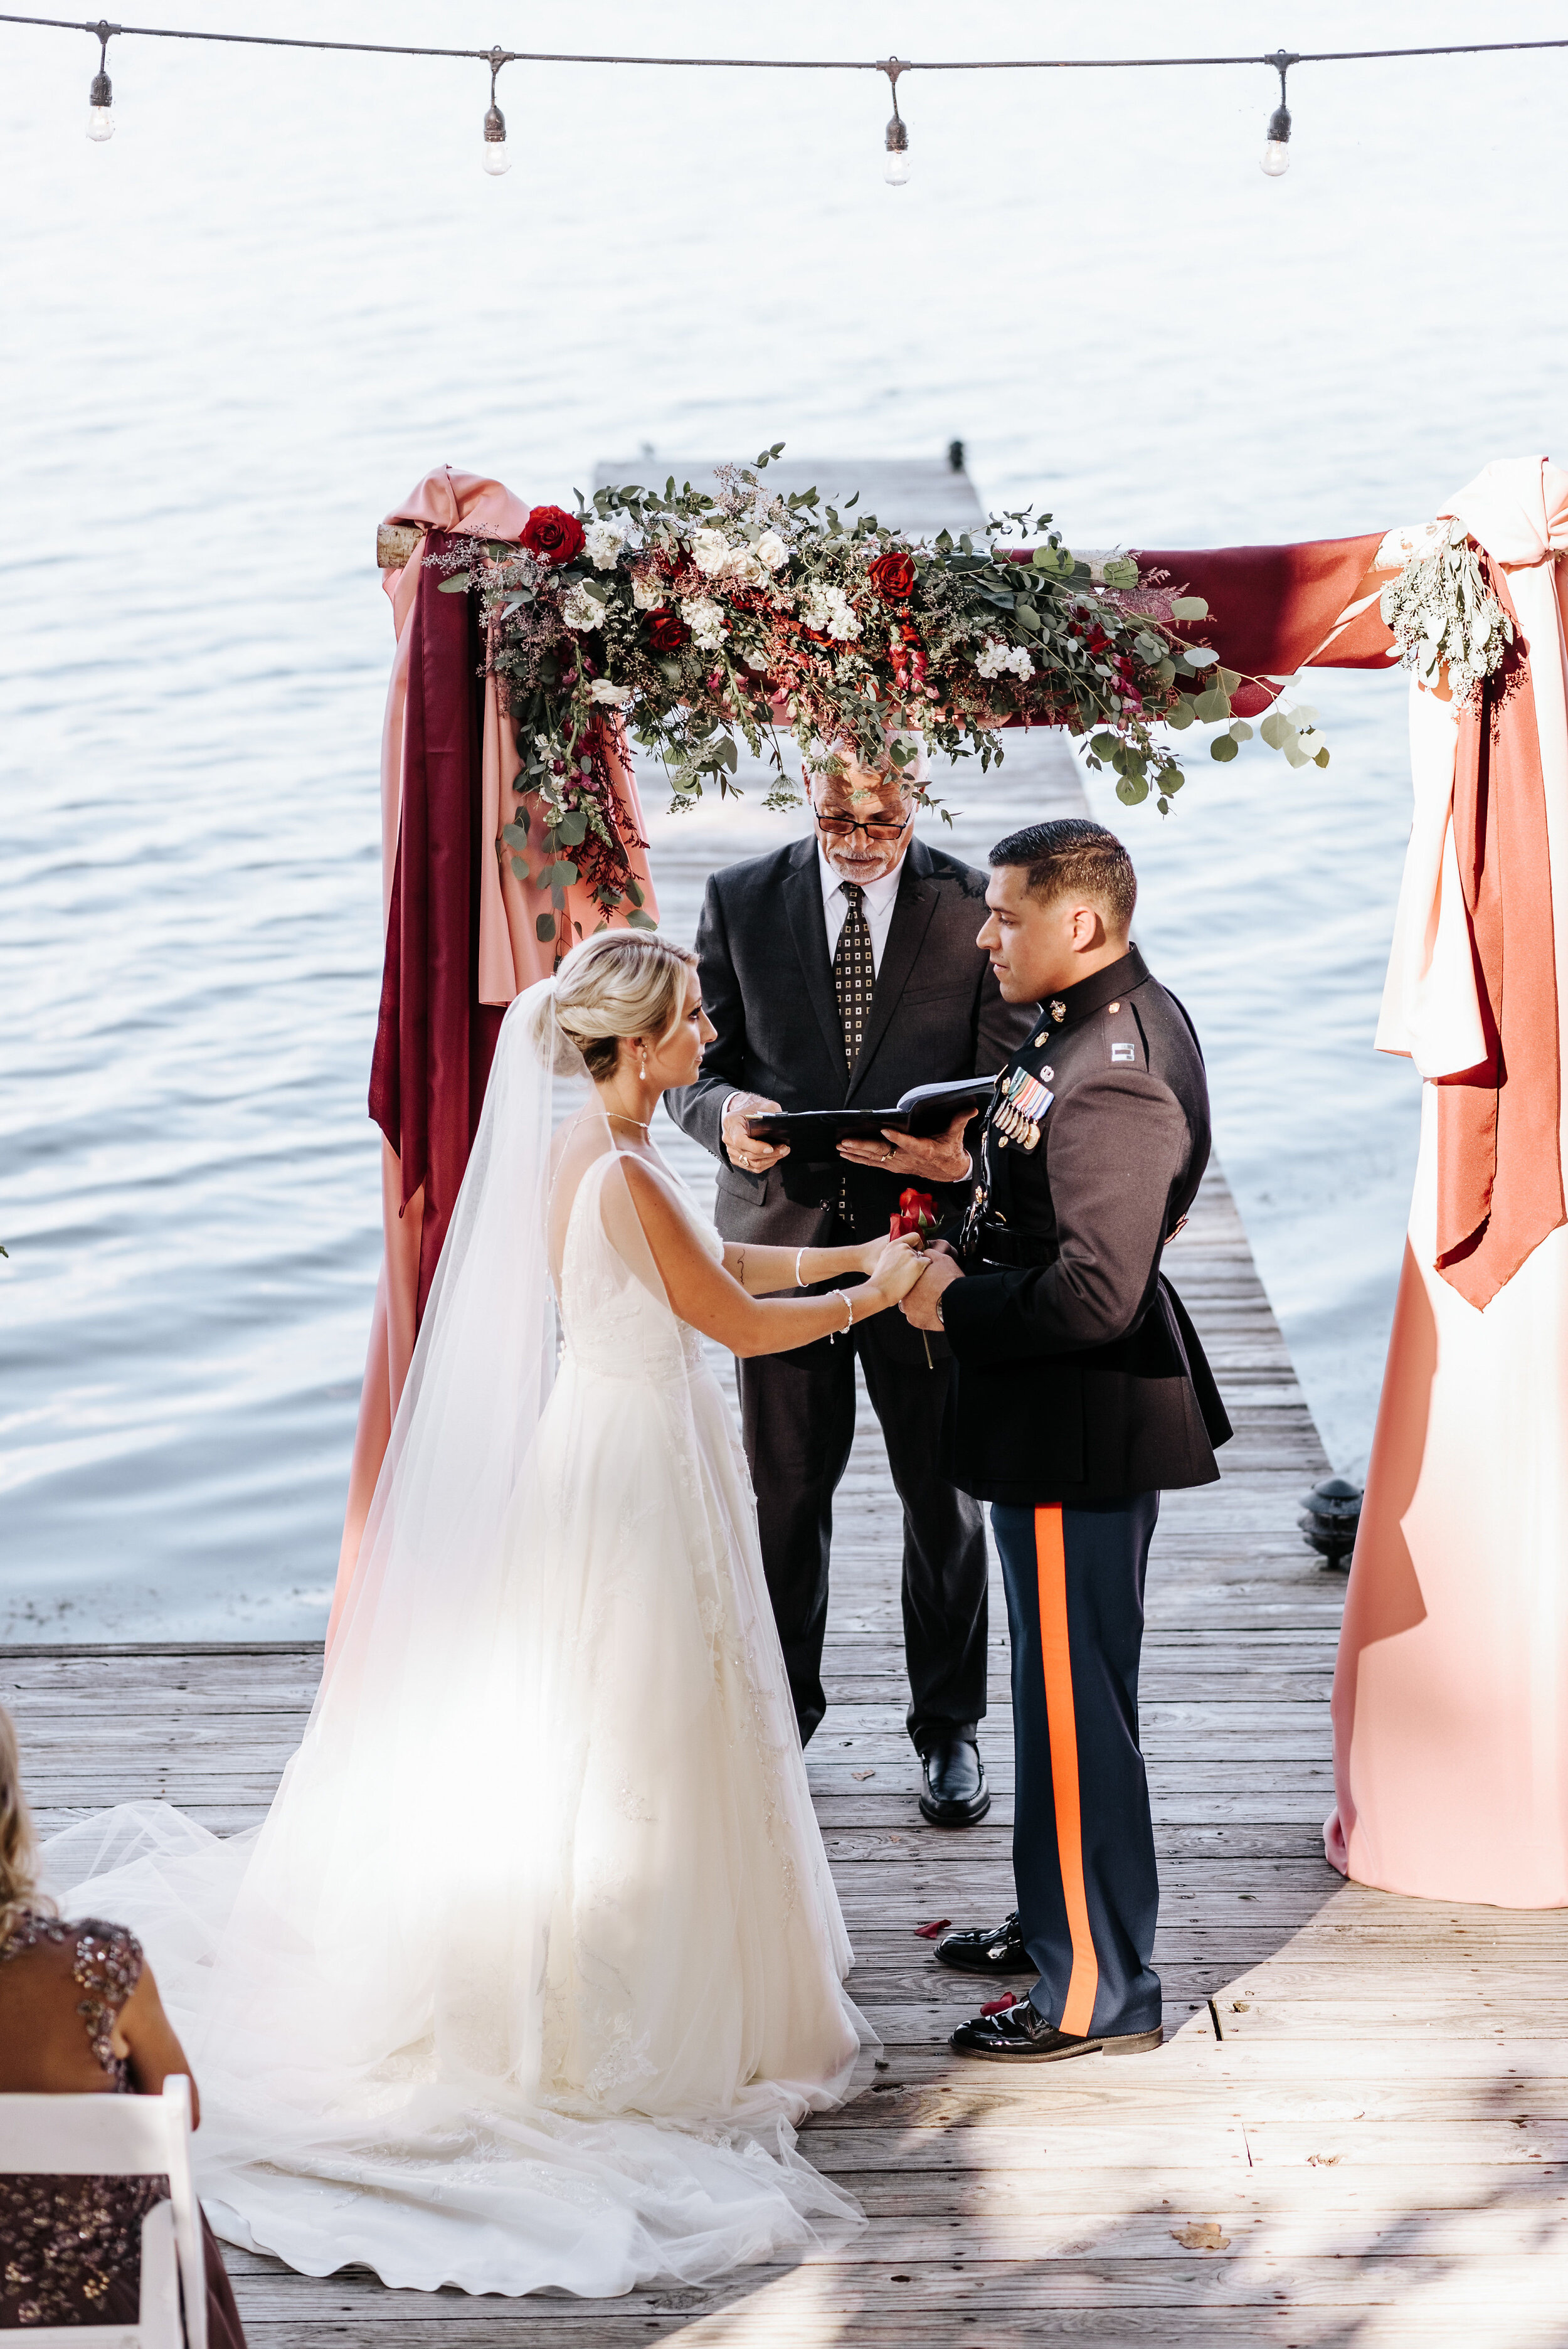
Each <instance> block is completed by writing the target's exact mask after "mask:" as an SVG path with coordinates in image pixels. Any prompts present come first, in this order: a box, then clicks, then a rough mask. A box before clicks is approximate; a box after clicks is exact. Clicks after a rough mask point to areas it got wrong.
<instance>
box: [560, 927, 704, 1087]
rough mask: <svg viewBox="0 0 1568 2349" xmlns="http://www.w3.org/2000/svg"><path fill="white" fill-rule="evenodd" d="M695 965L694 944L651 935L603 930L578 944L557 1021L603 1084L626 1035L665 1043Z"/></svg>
mask: <svg viewBox="0 0 1568 2349" xmlns="http://www.w3.org/2000/svg"><path fill="white" fill-rule="evenodd" d="M695 968H696V955H694V954H693V953H692V951H691V949H690V947H677V946H673V945H672V944H671V943H670V941H669V940H668V939H667V938H661V937H657V936H653V935H652V934H650V933H649V932H648V931H646V930H601V931H600V932H599V934H598V936H596V937H592V938H584V939H583V943H582V945H581V946H575V947H573V949H572V951H571V953H570V954H569V955H568V956H567V957H566V959H565V960H564V962H562V966H561V968H560V969H559V970H558V971H557V972H556V974H555V1022H556V1025H557V1027H558V1028H559V1029H560V1030H561V1032H562V1036H564V1037H565V1039H566V1040H567V1041H568V1043H570V1044H573V1045H575V1047H576V1049H577V1050H578V1051H579V1052H581V1053H582V1055H583V1060H584V1061H586V1062H587V1064H588V1073H589V1075H590V1076H591V1077H592V1078H593V1079H594V1081H596V1082H599V1081H603V1079H604V1078H605V1077H607V1076H609V1074H610V1073H611V1071H612V1070H613V1069H614V1066H615V1061H616V1056H617V1054H618V1052H619V1050H620V1042H621V1039H622V1037H623V1036H646V1037H647V1038H648V1039H649V1040H650V1041H652V1042H654V1043H660V1044H662V1043H663V1041H664V1040H665V1037H666V1036H667V1035H668V1034H669V1032H670V1030H671V1029H672V1028H673V1027H674V1026H675V1024H676V1020H677V1019H679V1018H680V1016H681V1006H682V1004H683V1003H684V1002H685V1000H686V973H687V971H688V970H692V969H695Z"/></svg>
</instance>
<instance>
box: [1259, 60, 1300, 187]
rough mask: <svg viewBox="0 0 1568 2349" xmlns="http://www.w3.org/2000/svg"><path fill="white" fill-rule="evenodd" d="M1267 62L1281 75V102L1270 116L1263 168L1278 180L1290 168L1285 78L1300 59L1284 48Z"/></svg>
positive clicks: (1273, 178) (1288, 118)
mask: <svg viewBox="0 0 1568 2349" xmlns="http://www.w3.org/2000/svg"><path fill="white" fill-rule="evenodd" d="M1267 63H1268V64H1270V65H1271V66H1273V67H1274V69H1275V71H1276V72H1277V73H1278V75H1279V104H1278V105H1277V106H1276V107H1275V109H1274V112H1273V113H1272V114H1271V115H1270V117H1269V135H1268V143H1267V144H1266V146H1265V147H1264V154H1263V168H1264V171H1266V172H1267V173H1268V175H1269V178H1270V179H1271V180H1278V179H1281V178H1283V177H1284V173H1285V172H1286V171H1289V169H1290V109H1289V107H1288V106H1287V105H1286V104H1285V102H1284V78H1285V73H1286V71H1287V69H1288V68H1289V67H1291V66H1294V65H1298V64H1299V63H1300V59H1299V57H1295V56H1294V55H1291V54H1289V53H1288V52H1287V51H1285V50H1284V49H1276V50H1275V51H1274V56H1273V57H1270V58H1268V59H1267Z"/></svg>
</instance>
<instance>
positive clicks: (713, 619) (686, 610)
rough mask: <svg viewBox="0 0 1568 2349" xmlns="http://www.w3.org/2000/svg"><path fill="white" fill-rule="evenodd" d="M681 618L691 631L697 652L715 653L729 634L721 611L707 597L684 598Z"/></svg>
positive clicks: (693, 596)
mask: <svg viewBox="0 0 1568 2349" xmlns="http://www.w3.org/2000/svg"><path fill="white" fill-rule="evenodd" d="M681 617H682V619H683V620H684V621H685V622H686V626H687V627H688V628H689V629H690V630H691V639H692V642H693V644H694V645H696V648H697V650H698V651H699V652H704V653H711V652H717V649H718V647H719V646H720V645H721V644H723V642H724V640H725V638H726V636H727V635H728V634H729V630H728V629H727V627H726V626H725V625H724V613H723V611H722V609H721V608H720V606H719V605H717V604H716V603H715V602H714V601H713V599H712V597H711V596H709V595H687V596H686V597H684V598H683V600H682V603H681Z"/></svg>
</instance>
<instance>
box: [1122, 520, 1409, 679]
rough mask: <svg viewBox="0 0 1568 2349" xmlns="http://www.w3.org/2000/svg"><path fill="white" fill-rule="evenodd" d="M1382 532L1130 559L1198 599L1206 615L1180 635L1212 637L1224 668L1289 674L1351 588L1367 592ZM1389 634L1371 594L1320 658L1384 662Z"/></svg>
mask: <svg viewBox="0 0 1568 2349" xmlns="http://www.w3.org/2000/svg"><path fill="white" fill-rule="evenodd" d="M1382 539H1383V533H1382V532H1381V531H1373V532H1371V533H1368V534H1366V535H1364V536H1362V537H1359V538H1322V539H1308V540H1305V541H1304V542H1303V543H1301V544H1300V545H1299V546H1212V547H1202V548H1197V549H1185V550H1181V549H1170V548H1167V549H1164V550H1154V549H1149V550H1145V549H1143V548H1140V549H1139V551H1138V554H1137V558H1136V559H1137V563H1138V567H1139V570H1140V573H1141V574H1143V576H1144V577H1145V578H1150V577H1158V576H1160V575H1161V574H1164V576H1163V579H1162V582H1161V584H1168V585H1169V586H1170V588H1171V591H1172V592H1173V593H1175V594H1178V595H1182V594H1185V595H1202V597H1203V599H1204V601H1205V602H1206V603H1207V605H1208V606H1209V617H1208V618H1207V619H1206V620H1202V621H1198V622H1195V623H1193V624H1192V626H1191V627H1190V628H1188V629H1186V630H1184V631H1183V633H1185V634H1188V635H1191V637H1192V638H1193V640H1194V642H1196V643H1200V644H1205V645H1212V647H1213V648H1214V650H1215V651H1216V652H1217V653H1218V654H1219V656H1220V658H1221V660H1222V662H1223V664H1224V666H1225V667H1227V668H1233V669H1239V670H1240V671H1241V673H1242V675H1243V677H1247V678H1254V677H1256V678H1287V677H1293V676H1294V675H1295V672H1296V670H1297V669H1298V668H1300V667H1302V666H1303V664H1304V663H1306V662H1310V661H1311V660H1312V658H1313V656H1314V655H1315V653H1317V652H1318V651H1319V650H1320V648H1324V647H1325V645H1326V638H1327V637H1328V636H1331V635H1332V634H1333V633H1334V631H1335V627H1336V623H1337V621H1338V620H1339V618H1340V616H1341V615H1342V614H1343V613H1344V612H1345V611H1346V609H1347V607H1348V606H1349V605H1351V604H1352V603H1354V602H1356V601H1357V589H1360V590H1361V592H1362V594H1364V595H1365V594H1366V593H1367V588H1366V587H1365V586H1364V585H1363V583H1364V582H1365V581H1367V577H1368V574H1370V572H1371V569H1372V565H1373V563H1374V561H1375V559H1376V556H1377V549H1378V547H1379V546H1380V544H1381V543H1382ZM1392 642H1393V638H1392V637H1391V636H1390V635H1389V633H1388V630H1387V627H1386V626H1384V623H1383V620H1382V617H1381V616H1380V614H1379V613H1378V610H1377V602H1376V600H1375V599H1374V601H1373V602H1372V603H1371V604H1370V605H1369V606H1368V608H1367V611H1366V612H1364V613H1362V614H1360V615H1359V616H1357V618H1356V619H1355V620H1353V621H1351V623H1350V624H1349V626H1347V627H1346V629H1345V631H1344V633H1343V634H1342V635H1341V636H1337V637H1336V641H1335V643H1334V645H1333V646H1332V647H1329V648H1327V649H1326V650H1325V651H1324V659H1323V664H1322V665H1323V666H1324V667H1333V668H1386V667H1387V665H1388V652H1389V647H1390V646H1391V644H1392ZM1272 698H1273V697H1272V696H1264V698H1263V700H1262V701H1261V702H1258V703H1257V704H1256V706H1258V707H1263V706H1265V705H1266V702H1267V700H1269V699H1272ZM1247 699H1248V701H1249V702H1250V701H1252V700H1253V697H1251V696H1249V697H1247ZM1236 707H1237V709H1238V712H1239V714H1241V715H1242V716H1243V717H1244V716H1247V715H1249V714H1250V712H1249V710H1248V709H1246V708H1243V697H1241V696H1238V697H1237V698H1236Z"/></svg>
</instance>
